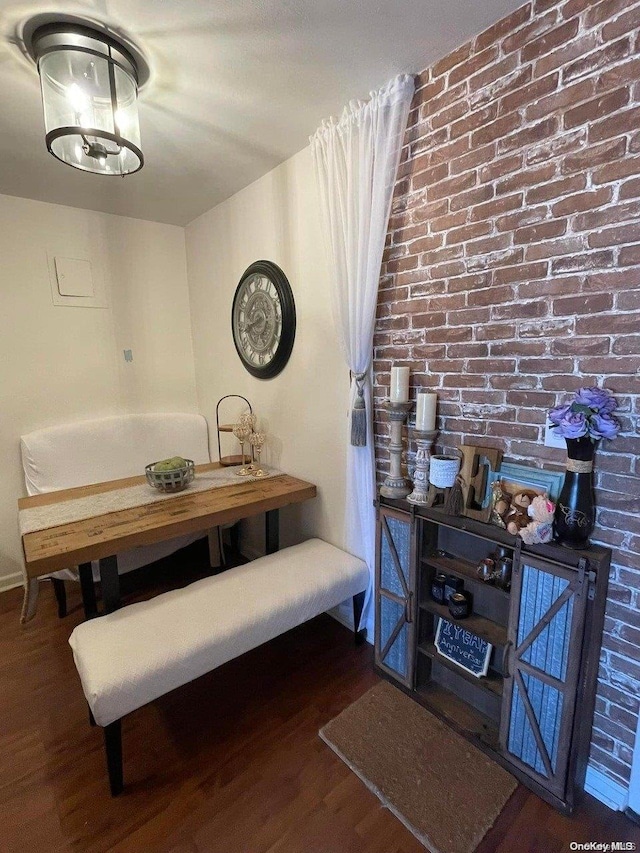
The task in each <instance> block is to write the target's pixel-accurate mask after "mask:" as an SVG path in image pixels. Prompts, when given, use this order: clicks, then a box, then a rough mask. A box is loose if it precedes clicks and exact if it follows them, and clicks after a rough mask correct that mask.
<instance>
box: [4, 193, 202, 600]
mask: <svg viewBox="0 0 640 853" xmlns="http://www.w3.org/2000/svg"><path fill="white" fill-rule="evenodd" d="M48 252H49V253H54V254H62V255H65V256H71V257H73V256H76V257H77V256H78V255H80V256H86V255H88V256H89V257H90V259H91V262H92V266H93V268H94V269H95V270H96V272H97V274H98V275H102V276H103V277H104V281H105V285H106V290H107V297H108V300H109V307H108V308H105V309H101V308H77V307H69V306H64V307H60V306H54V305H53V303H52V297H51V287H50V281H49V267H48V261H47V253H48ZM0 296H1V303H0V304H1V311H0V459H2V467H3V483H2V486H3V487H2V491H1V492H0V589H2V588H4V587H7V586H9V585H10V584H11V583H12V582H16V581H19V580H20V578H21V566H22V559H21V549H20V540H19V536H18V528H17V508H16V501H17V499H18V497H19V496H20V495H22V494H24V481H23V477H22V469H21V465H20V459H19V438H20V435H21V434H23V433H25V432H29V431H30V430H33V429H37V428H39V427H43V426H49V425H52V424H57V423H64V422H67V421H72V420H82V419H85V418H94V417H101V416H103V415H110V414H118V413H121V412H144V411H197V398H196V390H195V373H194V364H193V349H192V344H191V326H190V316H189V294H188V286H187V274H186V254H185V245H184V229H182V228H177V227H174V226H170V225H161V224H158V223H153V222H144V221H142V220H136V219H129V218H125V217H120V216H111V215H107V214H102V213H93V212H90V211H86V210H78V209H75V208H69V207H62V206H60V205H52V204H44V203H42V202H37V201H31V200H27V199H20V198H15V197H12V196H1V195H0ZM124 349H131V350H132V351H133V362H132V363H126V362H125V360H124V356H123V350H124Z"/></svg>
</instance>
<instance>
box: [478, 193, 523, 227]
mask: <svg viewBox="0 0 640 853" xmlns="http://www.w3.org/2000/svg"><path fill="white" fill-rule="evenodd" d="M523 198H524V196H523V194H522V193H514V194H513V195H505V196H501V197H500V198H496V199H493V200H492V201H490V202H486V203H485V204H476V205H475V206H474V207H473V208H472V210H470V211H469V217H470V219H471V221H472V222H475V221H476V220H478V219H485V218H491V217H493V216H497V215H499V214H501V213H506V212H507V211H509V210H515V209H517V208H519V207H522V202H523Z"/></svg>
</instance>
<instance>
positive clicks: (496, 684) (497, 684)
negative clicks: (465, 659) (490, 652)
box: [418, 643, 504, 696]
mask: <svg viewBox="0 0 640 853" xmlns="http://www.w3.org/2000/svg"><path fill="white" fill-rule="evenodd" d="M418 651H419V652H421V653H422V654H423V655H426V656H427V657H428V658H430V659H431V660H437V661H438V663H439V664H441V665H442V666H444V667H446V668H447V669H450V670H451V672H455V673H456V675H459V676H460V677H461V678H464V680H465V681H468V682H469V684H473V686H474V687H479V688H480V689H481V690H485V691H487V692H488V693H492V694H493V695H494V696H502V684H503V681H504V679H503V678H502V676H501V675H498V674H497V673H495V672H491V670H489V672H488V673H487V675H485V676H483V677H482V678H476V677H475V675H471V673H470V672H467V671H466V669H463V668H462V667H461V666H458V665H457V664H455V663H454V662H453V661H450V660H449V658H446V657H444V656H443V655H441V654H438V650H437V649H436V647H435V645H434V644H433V643H420V645H419V646H418Z"/></svg>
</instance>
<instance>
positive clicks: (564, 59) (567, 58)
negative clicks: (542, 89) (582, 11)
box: [536, 0, 598, 76]
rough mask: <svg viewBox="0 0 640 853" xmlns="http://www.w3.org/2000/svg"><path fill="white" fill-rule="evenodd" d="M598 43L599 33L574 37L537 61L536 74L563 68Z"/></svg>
mask: <svg viewBox="0 0 640 853" xmlns="http://www.w3.org/2000/svg"><path fill="white" fill-rule="evenodd" d="M584 2H586V3H589V2H590V0H584ZM567 5H569V4H567ZM565 9H566V7H565ZM597 44H598V34H597V33H593V32H591V33H583V34H582V35H579V36H578V37H577V38H575V39H573V41H570V42H569V44H566V45H565V46H564V47H558V48H557V49H556V50H554V51H552V52H551V53H548V54H547V55H546V56H543V57H541V58H540V59H539V60H538V61H537V62H536V75H537V76H542V75H543V74H548V73H549V71H554V70H555V69H556V68H563V67H564V66H565V65H568V64H569V63H570V62H572V61H573V60H574V59H578V58H579V57H581V56H584V55H585V54H586V53H590V52H591V51H592V50H593V49H594V48H595V47H596V45H597Z"/></svg>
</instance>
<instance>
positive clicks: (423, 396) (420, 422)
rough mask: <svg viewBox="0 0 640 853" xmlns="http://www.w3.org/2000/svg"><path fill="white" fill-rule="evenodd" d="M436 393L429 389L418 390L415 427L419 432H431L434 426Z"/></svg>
mask: <svg viewBox="0 0 640 853" xmlns="http://www.w3.org/2000/svg"><path fill="white" fill-rule="evenodd" d="M437 401H438V395H437V394H432V393H430V392H429V391H420V393H419V394H418V405H417V407H416V429H417V430H420V431H421V432H433V430H434V429H435V428H436V403H437Z"/></svg>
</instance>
